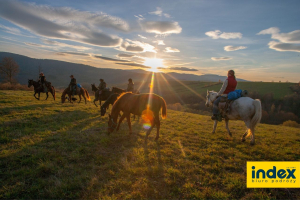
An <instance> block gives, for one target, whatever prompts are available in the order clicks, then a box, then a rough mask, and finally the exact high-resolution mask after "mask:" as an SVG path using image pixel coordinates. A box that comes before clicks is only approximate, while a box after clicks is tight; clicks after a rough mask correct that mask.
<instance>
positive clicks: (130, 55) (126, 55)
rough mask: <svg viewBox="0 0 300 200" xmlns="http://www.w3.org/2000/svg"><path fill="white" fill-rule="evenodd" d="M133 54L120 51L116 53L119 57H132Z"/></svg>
mask: <svg viewBox="0 0 300 200" xmlns="http://www.w3.org/2000/svg"><path fill="white" fill-rule="evenodd" d="M133 56H134V55H132V54H125V53H120V54H118V55H117V57H119V58H132V57H133Z"/></svg>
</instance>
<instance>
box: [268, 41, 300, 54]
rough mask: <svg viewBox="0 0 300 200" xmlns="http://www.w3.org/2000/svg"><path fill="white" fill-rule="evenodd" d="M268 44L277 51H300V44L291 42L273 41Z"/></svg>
mask: <svg viewBox="0 0 300 200" xmlns="http://www.w3.org/2000/svg"><path fill="white" fill-rule="evenodd" d="M268 45H269V48H270V49H274V50H276V51H293V52H300V46H299V45H294V44H291V43H282V42H276V41H271V42H269V44H268Z"/></svg>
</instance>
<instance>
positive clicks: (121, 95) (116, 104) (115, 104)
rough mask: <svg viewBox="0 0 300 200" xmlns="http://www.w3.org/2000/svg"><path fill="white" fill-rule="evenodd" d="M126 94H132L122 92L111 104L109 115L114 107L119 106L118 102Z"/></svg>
mask: <svg viewBox="0 0 300 200" xmlns="http://www.w3.org/2000/svg"><path fill="white" fill-rule="evenodd" d="M127 94H132V93H131V92H124V93H122V94H120V96H119V97H118V98H117V100H116V101H115V103H114V104H113V106H112V108H111V113H112V112H113V111H114V110H115V109H116V107H117V106H118V105H119V100H120V99H121V98H122V97H123V96H125V95H127Z"/></svg>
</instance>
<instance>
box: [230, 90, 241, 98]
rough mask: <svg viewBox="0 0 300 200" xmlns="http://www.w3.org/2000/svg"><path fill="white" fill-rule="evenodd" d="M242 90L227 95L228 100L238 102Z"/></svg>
mask: <svg viewBox="0 0 300 200" xmlns="http://www.w3.org/2000/svg"><path fill="white" fill-rule="evenodd" d="M242 92H243V91H242V90H234V91H232V92H229V93H228V95H227V99H228V100H236V99H238V98H240V97H241V96H242Z"/></svg>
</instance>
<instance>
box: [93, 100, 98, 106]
mask: <svg viewBox="0 0 300 200" xmlns="http://www.w3.org/2000/svg"><path fill="white" fill-rule="evenodd" d="M94 104H95V106H96V107H98V106H97V104H96V99H94Z"/></svg>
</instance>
